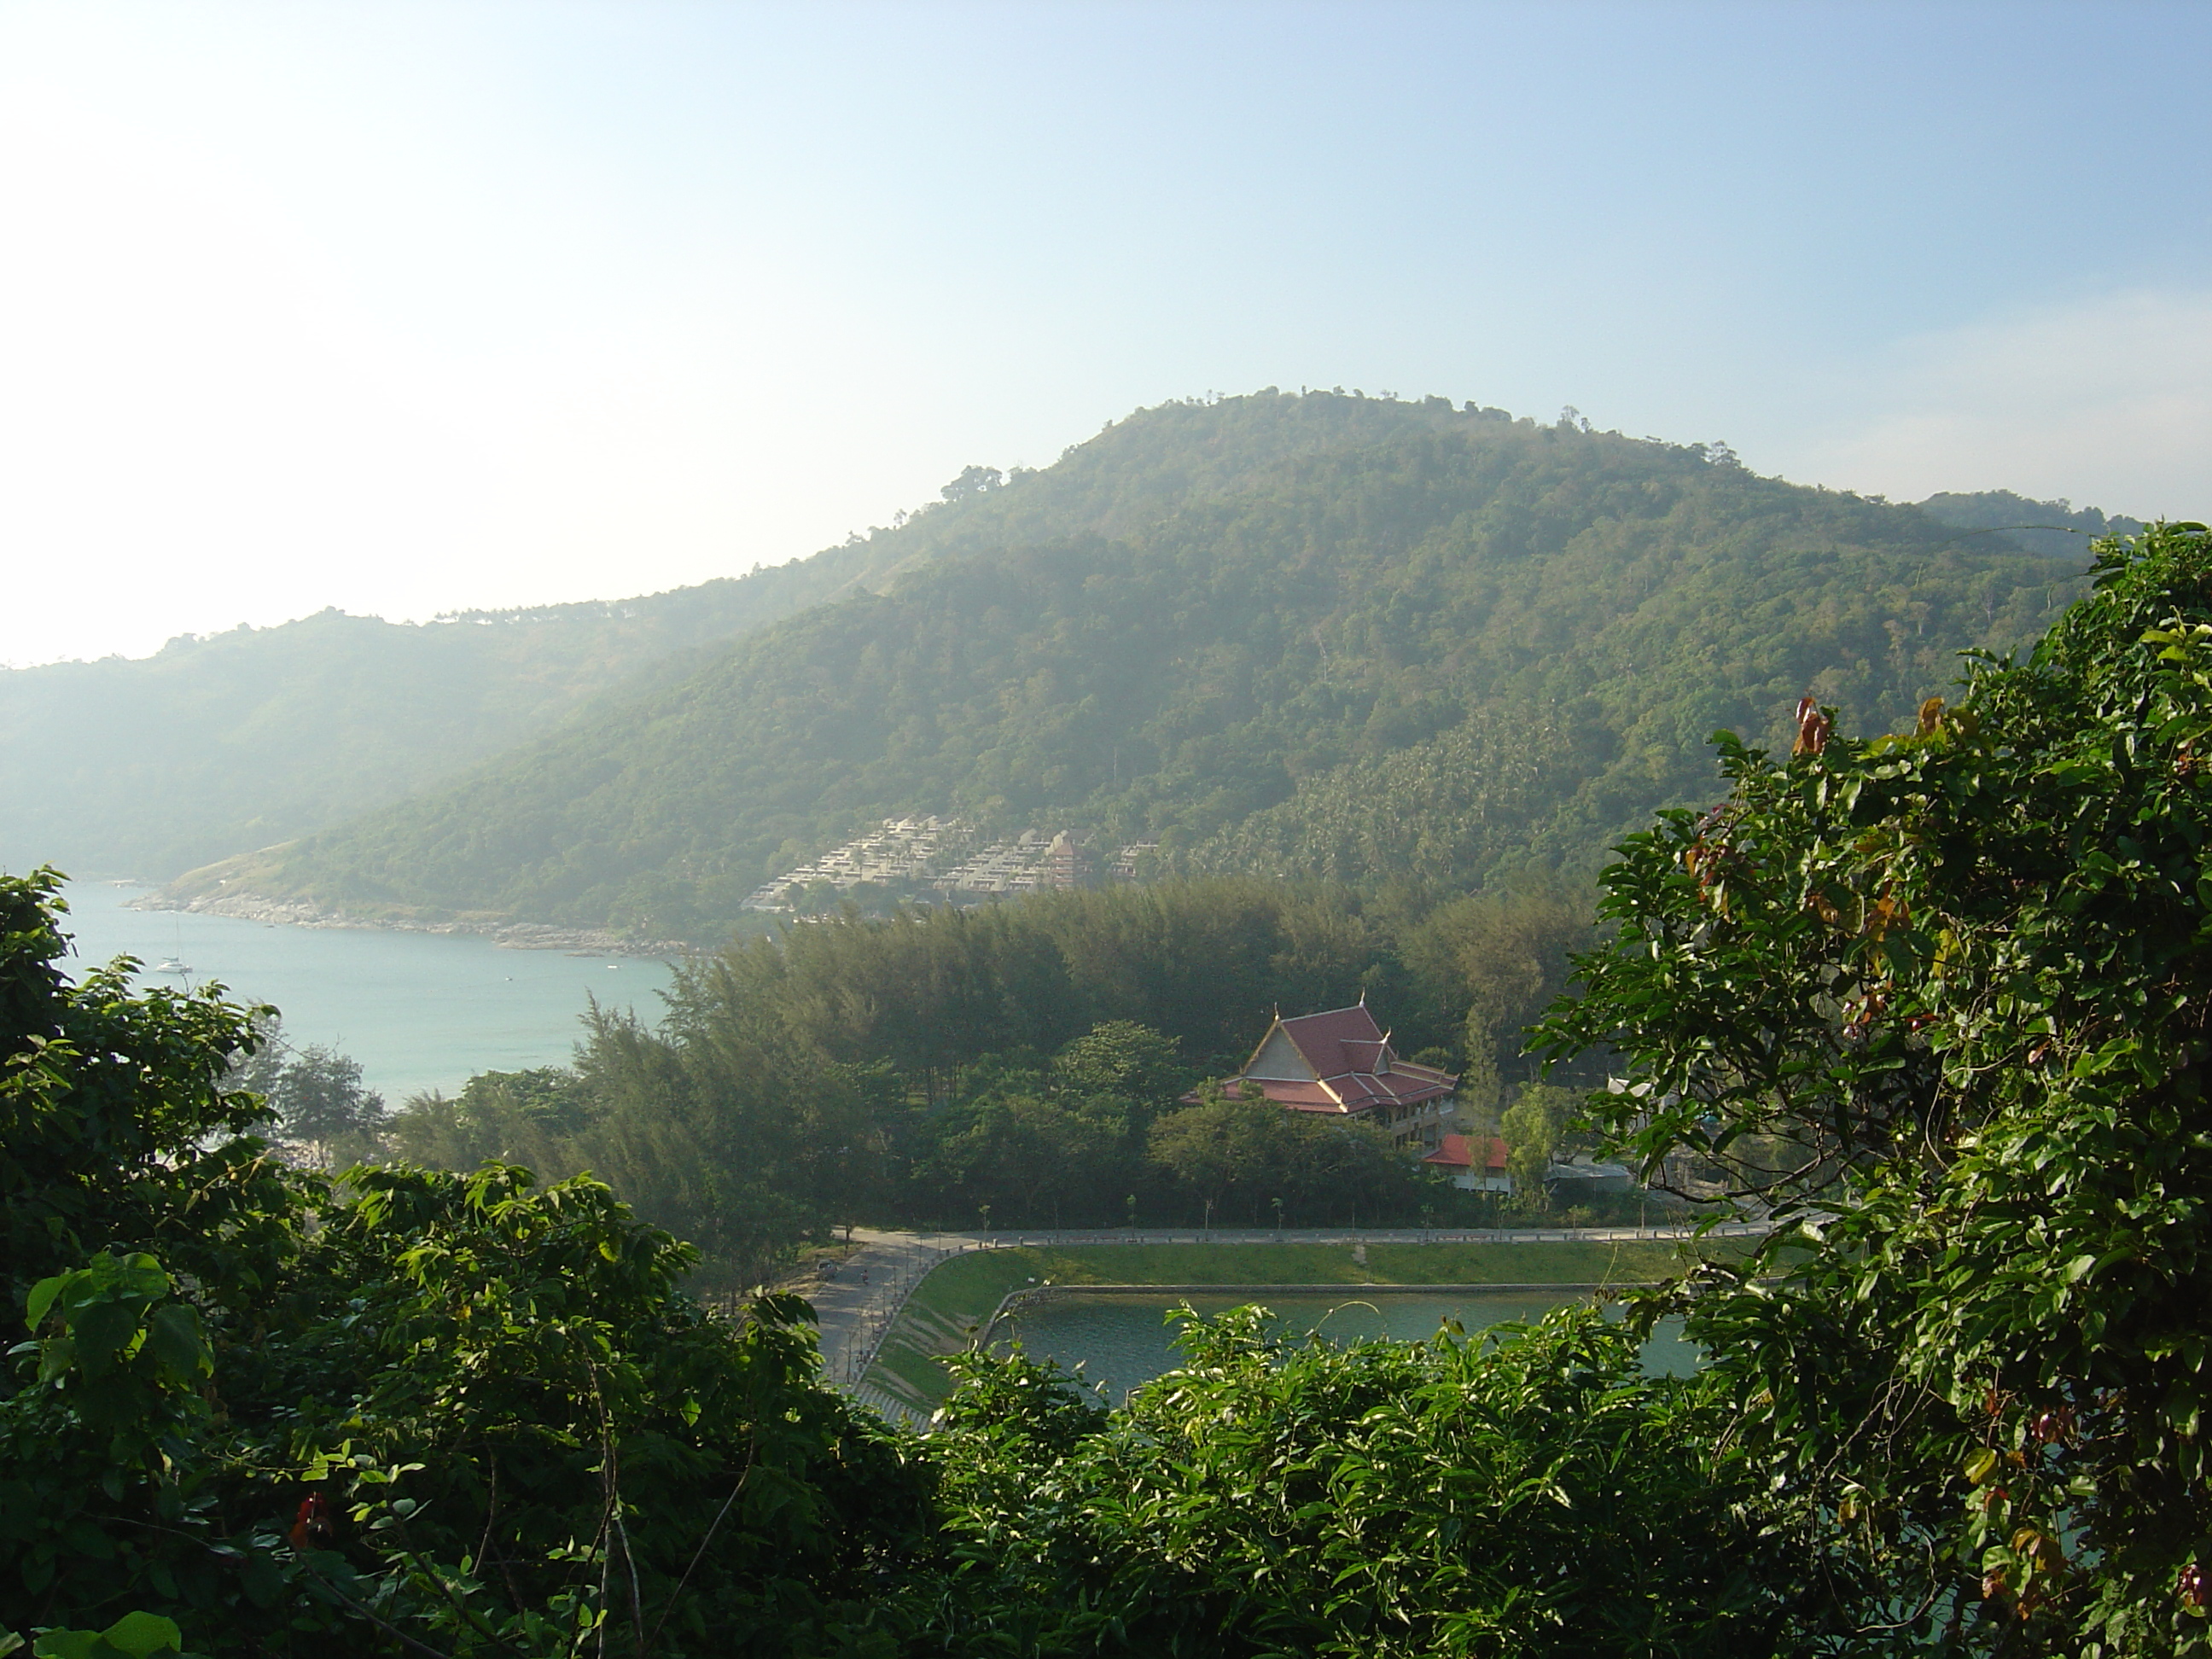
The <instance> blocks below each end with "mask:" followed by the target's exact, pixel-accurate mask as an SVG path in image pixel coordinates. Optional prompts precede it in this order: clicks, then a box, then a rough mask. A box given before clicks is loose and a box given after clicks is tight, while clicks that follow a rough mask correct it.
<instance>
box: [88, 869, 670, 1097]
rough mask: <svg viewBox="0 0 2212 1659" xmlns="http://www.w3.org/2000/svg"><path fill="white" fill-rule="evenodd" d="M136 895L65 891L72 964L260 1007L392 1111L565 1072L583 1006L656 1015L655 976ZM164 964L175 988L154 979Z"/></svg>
mask: <svg viewBox="0 0 2212 1659" xmlns="http://www.w3.org/2000/svg"><path fill="white" fill-rule="evenodd" d="M142 891H143V889H140V888H137V887H127V886H115V885H112V884H108V883H106V882H71V883H70V884H69V886H68V888H67V889H66V890H65V892H66V896H67V897H68V899H69V903H70V914H69V916H68V919H67V922H66V927H67V930H68V931H69V932H70V933H72V934H73V935H75V938H76V952H77V956H78V958H79V959H80V961H81V962H82V963H94V964H97V963H105V962H106V961H107V960H108V959H109V958H110V957H116V956H124V955H127V956H133V957H138V958H139V959H140V961H141V962H142V963H144V968H143V970H142V975H143V979H144V980H145V981H146V982H148V983H149V984H157V985H161V984H166V985H191V986H195V987H197V986H200V985H204V984H205V983H206V982H207V981H210V980H217V981H221V982H222V984H223V985H224V986H225V987H228V990H229V993H230V994H231V996H232V997H233V998H234V999H236V1000H241V1001H247V1002H272V1003H274V1004H276V1006H277V1007H278V1008H279V1009H280V1010H282V1011H283V1016H284V1034H285V1036H286V1038H287V1040H288V1041H289V1042H293V1043H295V1044H297V1045H301V1046H304V1045H306V1044H307V1043H316V1042H319V1043H327V1044H330V1045H331V1046H333V1047H335V1048H339V1049H341V1050H343V1052H344V1053H346V1054H350V1055H352V1056H353V1057H354V1058H355V1059H356V1060H359V1061H360V1062H361V1064H362V1071H363V1073H365V1079H366V1081H367V1082H368V1086H369V1087H371V1088H373V1089H375V1090H378V1091H380V1092H381V1093H382V1094H383V1096H384V1097H385V1099H386V1101H387V1102H388V1103H390V1104H392V1105H393V1106H398V1104H399V1103H400V1102H401V1100H403V1099H404V1097H406V1096H408V1095H410V1094H412V1093H414V1092H415V1091H417V1090H421V1089H443V1090H445V1091H447V1093H451V1092H452V1091H454V1090H455V1089H457V1088H459V1086H460V1085H462V1084H464V1083H465V1082H467V1081H468V1079H470V1078H471V1077H472V1076H473V1075H475V1074H476V1073H478V1072H490V1071H499V1072H511V1071H516V1070H519V1069H520V1068H522V1067H525V1066H553V1065H560V1064H562V1063H565V1062H566V1061H567V1060H568V1058H569V1054H570V1052H571V1050H572V1049H573V1048H574V1046H575V1042H576V1039H577V1037H578V1036H580V1034H581V1030H582V1028H581V1027H580V1025H579V1024H577V1021H578V1018H580V1016H581V1015H582V1013H583V1012H584V1010H585V1007H586V1002H587V1000H588V999H589V998H590V997H592V996H594V995H596V996H597V997H598V998H599V1001H600V1003H601V1004H602V1005H604V1006H609V1007H615V1008H623V1007H627V1008H633V1009H635V1011H636V1012H637V1013H638V1015H639V1016H640V1017H641V1018H644V1019H645V1020H647V1021H648V1022H651V1021H654V1020H657V1019H659V1017H660V1013H661V1001H660V997H659V993H660V991H661V990H662V989H663V988H664V987H665V986H666V985H667V984H668V981H669V976H670V975H669V968H668V964H667V963H659V962H648V961H645V960H642V959H641V958H638V957H618V958H617V957H601V956H597V955H593V956H582V957H577V956H568V955H564V954H563V953H562V952H561V951H508V950H502V949H501V947H500V946H498V945H494V944H493V943H492V942H491V941H490V940H489V939H469V938H461V937H456V936H453V935H450V934H441V933H380V932H377V931H374V930H373V929H369V928H353V927H277V926H275V925H272V924H270V923H266V922H258V921H240V920H238V919H237V918H236V917H233V916H197V915H183V914H180V913H179V912H176V911H168V910H131V909H126V908H124V907H125V905H126V904H127V903H128V902H129V901H130V900H131V899H133V898H135V897H137V896H138V895H139V894H140V893H141V892H142ZM168 960H175V961H177V962H180V963H183V964H184V965H185V968H186V969H188V971H187V972H185V973H183V974H175V973H160V972H156V971H155V967H156V964H158V963H162V962H164V961H168Z"/></svg>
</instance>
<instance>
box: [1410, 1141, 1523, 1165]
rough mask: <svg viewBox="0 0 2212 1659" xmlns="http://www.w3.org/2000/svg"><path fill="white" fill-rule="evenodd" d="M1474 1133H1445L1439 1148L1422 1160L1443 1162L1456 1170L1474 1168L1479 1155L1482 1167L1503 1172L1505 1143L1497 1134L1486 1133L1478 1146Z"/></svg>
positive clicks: (1423, 1161)
mask: <svg viewBox="0 0 2212 1659" xmlns="http://www.w3.org/2000/svg"><path fill="white" fill-rule="evenodd" d="M1476 1139H1477V1137H1475V1136H1473V1135H1445V1136H1443V1138H1442V1139H1440V1140H1438V1141H1437V1149H1436V1151H1434V1152H1431V1153H1430V1154H1429V1155H1428V1156H1427V1157H1426V1158H1423V1159H1422V1160H1421V1162H1422V1163H1424V1164H1444V1165H1447V1166H1448V1167H1449V1168H1452V1169H1455V1170H1472V1169H1474V1167H1475V1162H1474V1160H1475V1158H1476V1157H1477V1156H1478V1155H1480V1158H1481V1159H1482V1168H1484V1169H1486V1170H1492V1171H1493V1172H1503V1170H1504V1168H1505V1143H1504V1141H1502V1140H1500V1139H1498V1137H1497V1136H1496V1135H1484V1136H1481V1137H1480V1139H1481V1140H1482V1142H1483V1143H1484V1144H1483V1145H1482V1146H1480V1147H1478V1146H1476V1145H1475V1141H1476Z"/></svg>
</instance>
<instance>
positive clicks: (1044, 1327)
mask: <svg viewBox="0 0 2212 1659" xmlns="http://www.w3.org/2000/svg"><path fill="white" fill-rule="evenodd" d="M1587 1294H1588V1293H1587V1292H1584V1291H1576V1290H1575V1289H1573V1288H1572V1287H1570V1286H1565V1285H1562V1286H1560V1287H1559V1289H1557V1290H1552V1289H1544V1290H1535V1291H1526V1290H1498V1291H1492V1290H1480V1291H1456V1290H1443V1291H1440V1290H1437V1289H1436V1288H1434V1287H1431V1286H1422V1287H1418V1288H1407V1289H1401V1288H1398V1287H1395V1286H1392V1285H1345V1286H1342V1287H1341V1288H1335V1287H1331V1288H1328V1289H1325V1290H1313V1291H1307V1290H1297V1291H1285V1290H1278V1289H1273V1288H1270V1289H1267V1290H1264V1291H1263V1290H1258V1289H1254V1290H1247V1291H1235V1290H1225V1291H1212V1292H1206V1293H1188V1294H1186V1293H1184V1292H1181V1291H1176V1292H1169V1291H1158V1292H1150V1291H1148V1292H1146V1293H1143V1294H1139V1293H1135V1292H1132V1291H1114V1292H1104V1293H1102V1292H1099V1291H1079V1290H1073V1289H1071V1290H1069V1291H1066V1292H1065V1293H1062V1294H1056V1295H1055V1296H1054V1297H1053V1298H1052V1299H1050V1300H1048V1301H1042V1302H1036V1303H1031V1304H1027V1305H1025V1306H1017V1307H1016V1308H1015V1309H1014V1310H1012V1311H1011V1312H1010V1313H1009V1315H1008V1316H1007V1317H1006V1320H1005V1321H1003V1322H1001V1323H1000V1326H999V1327H998V1330H997V1333H996V1334H997V1335H998V1336H999V1337H1000V1338H1002V1339H1018V1340H1020V1342H1021V1343H1022V1346H1023V1347H1024V1350H1025V1351H1026V1352H1028V1353H1029V1355H1030V1358H1052V1359H1055V1360H1057V1361H1059V1362H1060V1364H1062V1365H1065V1366H1068V1367H1071V1368H1072V1367H1073V1366H1074V1365H1075V1364H1078V1363H1080V1364H1082V1365H1083V1377H1084V1381H1085V1383H1086V1384H1091V1383H1098V1384H1103V1398H1104V1399H1105V1400H1106V1401H1107V1402H1108V1403H1109V1404H1112V1405H1116V1406H1118V1405H1120V1404H1121V1401H1122V1400H1123V1399H1124V1398H1125V1397H1126V1396H1127V1394H1128V1392H1129V1390H1130V1389H1133V1388H1135V1387H1137V1386H1138V1385H1139V1383H1147V1382H1150V1381H1151V1380H1152V1378H1153V1377H1155V1376H1159V1375H1160V1374H1161V1373H1162V1372H1163V1371H1166V1370H1172V1369H1173V1368H1174V1367H1175V1366H1176V1364H1178V1363H1179V1360H1180V1355H1179V1353H1178V1352H1177V1351H1176V1348H1175V1346H1174V1339H1175V1334H1176V1327H1174V1326H1172V1325H1170V1324H1169V1323H1167V1322H1166V1315H1167V1312H1168V1310H1170V1308H1172V1307H1174V1306H1175V1305H1176V1304H1177V1303H1179V1302H1184V1301H1188V1303H1189V1304H1191V1307H1192V1308H1193V1310H1194V1311H1196V1312H1198V1313H1200V1314H1205V1315H1208V1316H1211V1315H1213V1314H1218V1313H1220V1312H1221V1311H1223V1310H1225V1309H1228V1308H1234V1307H1237V1306H1240V1305H1242V1304H1245V1303H1249V1302H1260V1303H1263V1304H1265V1305H1267V1307H1269V1308H1271V1309H1273V1310H1274V1311H1275V1312H1276V1313H1278V1314H1279V1315H1281V1316H1282V1318H1283V1322H1284V1326H1285V1328H1286V1329H1287V1330H1289V1331H1291V1332H1294V1333H1299V1334H1303V1333H1305V1332H1308V1331H1318V1332H1319V1333H1320V1334H1322V1336H1324V1337H1326V1338H1328V1339H1329V1340H1334V1341H1343V1342H1350V1341H1357V1340H1363V1339H1366V1338H1372V1337H1389V1338H1391V1339H1393V1340H1397V1341H1409V1340H1416V1339H1420V1338H1425V1337H1431V1336H1434V1335H1435V1334H1436V1333H1437V1326H1438V1324H1439V1323H1441V1322H1443V1321H1444V1320H1447V1319H1450V1320H1455V1321H1456V1322H1458V1323H1459V1325H1460V1327H1461V1328H1462V1329H1463V1330H1465V1331H1467V1332H1468V1333H1469V1334H1473V1333H1474V1332H1477V1331H1480V1330H1485V1329H1487V1328H1490V1327H1492V1326H1494V1325H1501V1324H1506V1323H1509V1322H1522V1321H1533V1320H1536V1319H1539V1318H1541V1317H1542V1316H1543V1315H1544V1314H1545V1313H1547V1311H1549V1310H1551V1309H1553V1308H1557V1307H1561V1306H1564V1305H1565V1304H1567V1303H1569V1302H1574V1301H1579V1300H1581V1299H1583V1297H1584V1296H1586V1295H1587ZM994 1346H995V1345H994ZM1697 1364H1698V1350H1697V1348H1696V1346H1694V1345H1692V1343H1689V1342H1687V1341H1685V1340H1683V1338H1682V1334H1681V1329H1680V1323H1679V1322H1671V1321H1670V1322H1662V1325H1661V1327H1660V1328H1659V1329H1658V1330H1657V1331H1656V1332H1655V1333H1654V1334H1653V1335H1652V1337H1651V1340H1650V1341H1649V1342H1647V1343H1645V1344H1644V1369H1645V1370H1647V1371H1650V1372H1651V1373H1653V1374H1654V1375H1657V1376H1688V1375H1689V1374H1690V1373H1691V1372H1692V1371H1693V1370H1696V1369H1697Z"/></svg>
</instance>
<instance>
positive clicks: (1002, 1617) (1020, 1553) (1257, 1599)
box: [939, 1309, 1807, 1659]
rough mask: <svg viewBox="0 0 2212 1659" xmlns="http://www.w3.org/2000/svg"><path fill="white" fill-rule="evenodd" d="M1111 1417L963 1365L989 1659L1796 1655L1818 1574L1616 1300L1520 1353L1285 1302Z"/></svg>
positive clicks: (963, 1492)
mask: <svg viewBox="0 0 2212 1659" xmlns="http://www.w3.org/2000/svg"><path fill="white" fill-rule="evenodd" d="M1181 1346H1182V1349H1183V1361H1182V1369H1181V1370H1176V1371H1174V1372H1171V1373H1170V1374H1169V1375H1167V1376H1163V1377H1160V1378H1159V1379H1158V1380H1157V1381H1155V1382H1153V1383H1150V1384H1149V1385H1147V1386H1146V1387H1145V1388H1143V1389H1139V1391H1138V1392H1137V1393H1136V1394H1135V1395H1133V1397H1132V1399H1131V1401H1130V1402H1129V1406H1128V1408H1127V1411H1126V1412H1119V1413H1114V1414H1112V1416H1111V1418H1110V1419H1109V1417H1108V1416H1107V1414H1106V1413H1103V1412H1098V1411H1096V1410H1092V1409H1086V1408H1085V1407H1084V1406H1083V1405H1082V1404H1081V1403H1080V1401H1079V1400H1078V1399H1077V1398H1076V1396H1075V1395H1073V1394H1071V1393H1069V1392H1067V1391H1066V1389H1064V1388H1060V1387H1058V1386H1056V1385H1057V1384H1058V1383H1059V1381H1060V1379H1058V1378H1057V1377H1055V1376H1053V1375H1051V1374H1050V1373H1048V1372H1047V1371H1043V1370H1040V1369H1038V1368H1036V1367H1033V1366H1030V1365H1029V1364H1026V1363H1025V1362H1024V1361H1023V1360H1021V1359H1020V1358H1019V1357H1018V1356H1016V1358H1014V1359H1013V1360H1012V1362H1011V1363H994V1362H984V1361H975V1360H970V1361H968V1362H965V1363H964V1364H963V1363H962V1362H956V1369H958V1370H962V1372H963V1382H964V1386H963V1389H962V1390H961V1392H960V1393H958V1394H957V1395H955V1396H954V1399H953V1401H952V1403H951V1406H950V1407H947V1409H946V1412H945V1430H944V1432H943V1435H942V1437H941V1439H940V1441H939V1445H940V1446H941V1448H942V1451H943V1454H944V1458H945V1468H946V1469H947V1471H948V1482H949V1493H948V1495H949V1497H950V1498H951V1499H952V1502H953V1505H954V1509H953V1514H952V1516H951V1522H950V1538H951V1553H952V1555H953V1558H954V1560H955V1562H956V1563H957V1565H956V1566H955V1568H954V1569H953V1571H952V1572H951V1576H950V1579H949V1586H950V1589H951V1592H952V1593H951V1595H950V1596H949V1598H948V1601H947V1602H946V1604H945V1608H944V1611H943V1613H942V1614H941V1615H940V1616H941V1618H942V1619H943V1620H944V1622H945V1625H946V1626H947V1634H948V1635H949V1636H950V1637H951V1638H953V1639H954V1641H955V1643H956V1645H957V1646H958V1647H959V1648H960V1649H961V1650H963V1651H995V1652H1004V1653H1030V1654H1040V1655H1042V1654H1074V1653H1099V1654H1129V1655H1139V1654H1142V1655H1182V1654H1190V1655H1217V1654H1218V1655H1261V1654H1288V1653H1297V1654H1330V1655H1346V1656H1349V1655H1355V1654H1356V1655H1370V1656H1384V1655H1406V1656H1413V1655H1430V1654H1455V1655H1474V1654H1483V1655H1516V1656H1520V1655H1527V1656H1539V1655H1562V1656H1565V1655H1589V1656H1610V1655H1618V1656H1622V1659H1627V1656H1638V1659H1642V1656H1650V1655H1661V1654H1686V1655H1687V1654H1715V1653H1752V1652H1758V1653H1777V1652H1781V1651H1784V1650H1785V1648H1786V1647H1787V1646H1788V1645H1789V1644H1790V1643H1791V1641H1792V1639H1793V1638H1792V1637H1791V1633H1790V1632H1791V1629H1792V1624H1793V1620H1794V1618H1795V1614H1796V1604H1798V1603H1799V1602H1801V1601H1804V1600H1805V1599H1806V1589H1807V1587H1806V1586H1805V1585H1803V1584H1802V1583H1800V1582H1799V1581H1800V1579H1801V1577H1802V1565H1801V1564H1800V1563H1799V1561H1798V1560H1797V1559H1796V1558H1795V1557H1794V1553H1793V1547H1791V1546H1790V1544H1789V1543H1788V1542H1787V1541H1784V1540H1783V1539H1782V1538H1780V1537H1779V1536H1778V1535H1776V1534H1771V1533H1770V1532H1768V1531H1767V1530H1766V1529H1765V1528H1763V1526H1762V1524H1761V1522H1760V1519H1759V1504H1758V1501H1757V1500H1758V1492H1757V1490H1756V1486H1755V1478H1754V1476H1753V1473H1752V1472H1751V1471H1750V1470H1749V1469H1748V1468H1747V1467H1746V1465H1745V1463H1744V1461H1743V1460H1742V1459H1741V1457H1738V1456H1723V1457H1720V1458H1718V1459H1708V1458H1704V1457H1697V1456H1686V1455H1685V1452H1686V1449H1688V1448H1691V1447H1695V1446H1711V1445H1712V1444H1713V1443H1715V1442H1716V1441H1717V1440H1718V1439H1719V1438H1720V1430H1721V1427H1722V1425H1721V1424H1720V1423H1719V1421H1718V1420H1717V1418H1716V1415H1715V1412H1714V1407H1712V1405H1711V1403H1709V1402H1708V1401H1706V1400H1705V1397H1704V1394H1703V1391H1702V1390H1700V1389H1698V1388H1696V1387H1694V1386H1689V1385H1684V1384H1681V1383H1675V1382H1673V1381H1670V1380H1668V1379H1663V1378H1652V1377H1648V1376H1644V1374H1643V1372H1642V1370H1640V1369H1639V1366H1638V1354H1637V1343H1636V1340H1635V1339H1634V1337H1633V1336H1632V1334H1629V1333H1628V1332H1627V1331H1626V1330H1625V1329H1624V1328H1622V1327H1620V1326H1619V1325H1614V1324H1608V1323H1607V1322H1605V1321H1604V1320H1602V1319H1601V1318H1600V1317H1599V1316H1597V1315H1596V1314H1595V1312H1593V1311H1590V1310H1575V1311H1569V1312H1562V1313H1560V1314H1558V1315H1555V1316H1553V1317H1551V1318H1550V1319H1547V1321H1546V1322H1544V1323H1543V1324H1542V1325H1541V1327H1538V1328H1535V1329H1534V1330H1532V1331H1529V1332H1527V1333H1524V1334H1518V1335H1517V1336H1510V1335H1509V1337H1508V1338H1507V1340H1503V1341H1499V1340H1496V1339H1495V1338H1492V1339H1488V1340H1483V1339H1476V1340H1469V1339H1468V1338H1466V1337H1464V1336H1462V1335H1460V1334H1455V1333H1453V1332H1450V1331H1446V1332H1442V1333H1439V1334H1438V1335H1437V1337H1436V1338H1435V1339H1434V1340H1431V1341H1429V1342H1424V1343H1396V1342H1365V1343H1359V1344H1356V1345H1352V1346H1346V1347H1342V1348H1338V1347H1333V1346H1329V1345H1328V1344H1327V1343H1325V1342H1323V1341H1321V1340H1319V1339H1317V1338H1316V1339H1310V1340H1304V1341H1291V1340H1284V1339H1283V1338H1281V1337H1280V1336H1279V1335H1278V1334H1275V1333H1274V1332H1273V1330H1272V1329H1271V1328H1269V1325H1268V1323H1267V1320H1266V1318H1265V1316H1264V1314H1263V1312H1262V1310H1257V1309H1244V1310H1237V1311H1234V1312H1231V1313H1229V1314H1225V1315H1223V1316H1221V1317H1219V1318H1218V1319H1217V1320H1215V1321H1213V1322H1210V1323H1208V1322H1194V1323H1192V1324H1190V1325H1188V1326H1187V1327H1186V1328H1185V1331H1184V1334H1183V1335H1182V1339H1181Z"/></svg>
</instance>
